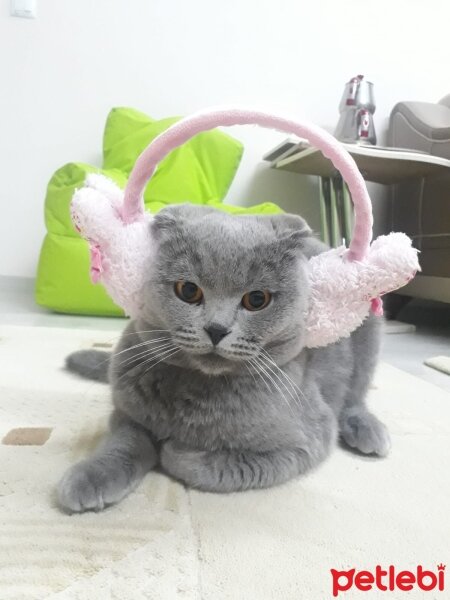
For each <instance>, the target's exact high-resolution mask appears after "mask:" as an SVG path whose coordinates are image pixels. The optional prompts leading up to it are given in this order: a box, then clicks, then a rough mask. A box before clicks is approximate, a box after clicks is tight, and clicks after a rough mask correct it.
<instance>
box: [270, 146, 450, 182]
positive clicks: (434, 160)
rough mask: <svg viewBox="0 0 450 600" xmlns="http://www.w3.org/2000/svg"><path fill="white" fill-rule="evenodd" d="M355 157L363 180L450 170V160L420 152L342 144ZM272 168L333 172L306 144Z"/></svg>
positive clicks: (306, 172) (327, 174)
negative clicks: (304, 147) (303, 147)
mask: <svg viewBox="0 0 450 600" xmlns="http://www.w3.org/2000/svg"><path fill="white" fill-rule="evenodd" d="M342 146H343V147H344V148H345V149H346V150H348V152H349V153H350V154H351V155H352V157H353V158H354V160H355V162H356V164H357V165H358V168H359V170H360V171H361V173H362V175H363V177H364V179H365V180H366V181H373V182H375V183H384V184H393V183H399V182H400V181H403V180H405V179H413V178H418V177H425V176H428V175H435V174H438V173H441V172H443V171H445V170H446V169H450V160H447V159H446V158H441V157H438V156H431V155H430V154H425V153H421V152H410V151H408V150H401V149H385V148H377V147H375V146H360V145H357V144H342ZM272 167H274V168H275V169H280V170H282V171H292V172H294V173H302V174H304V175H319V176H320V177H332V176H333V175H335V174H336V170H335V168H334V167H333V165H332V163H331V161H330V160H328V159H327V158H325V157H324V156H323V154H322V153H321V152H320V150H318V149H317V148H313V147H309V148H306V149H304V150H300V151H299V152H296V153H295V154H292V155H291V156H289V157H288V158H284V159H282V160H279V161H274V162H273V163H272Z"/></svg>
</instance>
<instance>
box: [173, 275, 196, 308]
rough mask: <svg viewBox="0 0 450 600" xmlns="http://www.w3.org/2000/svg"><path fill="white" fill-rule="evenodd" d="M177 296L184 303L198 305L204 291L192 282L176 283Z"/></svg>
mask: <svg viewBox="0 0 450 600" xmlns="http://www.w3.org/2000/svg"><path fill="white" fill-rule="evenodd" d="M175 294H176V295H177V296H178V298H179V299H180V300H183V302H188V303H189V304H198V303H199V302H201V299H202V298H203V291H202V289H201V288H199V287H198V285H197V284H195V283H192V281H177V282H176V283H175Z"/></svg>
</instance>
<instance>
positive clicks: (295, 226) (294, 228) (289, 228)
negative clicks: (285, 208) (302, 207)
mask: <svg viewBox="0 0 450 600" xmlns="http://www.w3.org/2000/svg"><path fill="white" fill-rule="evenodd" d="M268 220H269V222H270V224H271V226H272V228H273V230H274V231H275V233H276V234H277V235H278V236H279V237H280V238H283V237H289V236H290V235H291V234H295V237H296V238H298V237H308V236H311V235H313V232H312V230H311V228H310V226H309V225H308V223H307V222H306V221H305V219H303V218H302V217H300V216H299V215H291V214H284V213H281V214H278V215H271V216H270V217H268Z"/></svg>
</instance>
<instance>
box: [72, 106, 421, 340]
mask: <svg viewBox="0 0 450 600" xmlns="http://www.w3.org/2000/svg"><path fill="white" fill-rule="evenodd" d="M249 124H256V125H260V126H262V127H268V128H272V129H276V130H278V131H282V132H284V133H289V134H295V135H297V136H299V137H301V138H306V139H307V140H308V141H309V142H310V144H312V145H313V146H315V147H317V148H319V149H320V150H321V152H322V153H323V154H324V156H326V157H327V158H329V159H330V160H331V162H332V163H333V165H334V167H335V168H336V169H337V170H338V171H339V172H340V173H341V175H342V178H343V179H344V181H345V182H346V183H347V185H348V188H349V190H350V194H351V197H352V200H353V204H354V210H355V225H354V229H353V235H352V241H351V243H350V247H349V248H348V249H346V248H345V247H341V248H333V249H331V250H329V251H328V252H325V253H323V254H320V255H319V256H315V257H313V258H311V259H310V261H309V277H310V286H311V297H310V303H309V310H308V314H307V315H306V323H307V336H306V345H307V346H309V347H318V346H326V345H328V344H331V343H333V342H335V341H337V340H338V339H339V338H342V337H348V336H349V335H350V333H351V332H352V331H354V330H355V329H356V328H357V327H358V326H359V325H360V324H361V323H362V322H363V320H364V319H365V318H366V317H367V316H368V314H369V312H370V310H372V311H373V312H375V314H379V315H380V314H382V304H381V300H380V296H381V295H382V294H385V293H387V292H390V291H393V290H395V289H397V288H399V287H402V286H403V285H404V284H406V283H407V282H408V281H409V280H410V279H412V278H413V277H414V275H415V273H416V272H417V271H418V270H420V267H419V262H418V258H417V251H416V250H415V249H414V248H412V246H411V240H410V239H409V238H408V237H407V236H406V235H405V234H403V233H391V234H389V235H386V236H380V237H379V238H378V239H377V240H376V241H375V242H373V243H372V244H370V242H371V239H372V223H373V219H372V205H371V202H370V198H369V195H368V192H367V188H366V185H365V182H364V180H363V178H362V176H361V173H360V172H359V171H358V168H357V166H356V164H355V162H354V160H353V158H352V157H351V156H350V154H348V152H347V151H346V150H344V149H343V147H342V146H341V144H340V143H339V142H338V141H337V140H336V139H335V138H334V137H333V136H332V135H330V134H329V133H327V132H326V131H324V130H323V129H321V128H320V127H317V126H315V125H312V124H309V123H301V122H297V121H294V120H289V119H286V118H283V117H278V116H275V115H271V114H269V113H264V112H259V111H254V110H243V109H227V110H225V109H223V110H208V111H203V112H200V113H197V114H194V115H192V116H190V117H186V118H185V119H182V120H181V121H179V122H177V123H175V124H174V125H172V126H171V127H169V129H167V130H166V131H164V132H163V133H162V134H161V135H159V136H158V137H157V138H155V139H154V140H153V142H152V143H151V144H150V145H149V146H148V147H147V148H146V149H145V150H144V151H143V152H142V154H141V155H140V156H139V158H138V159H137V161H136V164H135V165H134V168H133V171H132V172H131V174H130V178H129V180H128V184H127V187H126V189H125V191H122V190H121V189H120V188H118V187H117V186H116V184H115V183H113V182H112V181H111V180H109V179H107V178H106V177H104V176H101V175H90V176H89V177H88V178H87V180H86V185H85V187H83V188H82V189H80V190H77V191H76V192H75V194H74V197H73V200H72V205H71V212H72V220H73V222H74V224H75V227H76V228H77V230H78V231H79V232H80V234H81V235H82V236H83V237H84V238H85V239H86V240H87V241H88V242H89V244H90V249H91V277H92V280H93V281H94V282H98V281H101V282H102V283H103V285H104V286H105V288H106V289H107V291H108V293H109V294H110V296H111V297H112V299H113V300H114V301H115V302H116V304H118V305H119V306H121V307H122V308H123V309H124V310H125V312H126V313H127V314H128V315H130V316H131V317H133V318H135V317H137V316H139V314H140V310H141V305H140V302H141V298H142V294H141V293H140V291H141V288H142V286H143V283H144V273H145V268H146V265H148V261H151V260H152V256H153V255H154V254H155V252H156V247H155V243H154V241H153V239H152V235H151V228H150V227H149V223H150V222H151V220H152V219H153V216H152V215H151V214H150V213H148V212H145V211H144V202H143V199H142V194H143V192H144V189H145V186H146V185H147V182H148V181H149V179H150V178H151V177H152V175H153V173H154V172H155V169H156V167H157V165H158V163H159V162H160V161H161V160H162V159H163V158H164V157H165V156H166V155H167V154H168V153H169V152H170V151H171V150H173V149H174V148H176V147H177V146H180V145H181V144H183V143H184V142H186V141H187V140H189V139H190V138H191V137H193V136H194V135H196V134H197V133H200V132H202V131H205V130H209V129H213V128H215V127H218V126H226V125H228V126H230V125H249Z"/></svg>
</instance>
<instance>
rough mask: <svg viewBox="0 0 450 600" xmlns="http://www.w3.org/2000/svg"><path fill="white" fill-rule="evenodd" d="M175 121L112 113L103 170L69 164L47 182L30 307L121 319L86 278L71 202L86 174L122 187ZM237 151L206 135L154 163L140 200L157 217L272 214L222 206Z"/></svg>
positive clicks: (218, 136) (223, 138)
mask: <svg viewBox="0 0 450 600" xmlns="http://www.w3.org/2000/svg"><path fill="white" fill-rule="evenodd" d="M176 120H177V119H176V118H169V119H162V120H159V121H155V120H153V119H151V118H150V117H148V116H147V115H145V114H143V113H141V112H139V111H137V110H134V109H132V108H114V109H112V111H111V112H110V113H109V115H108V118H107V120H106V126H105V131H104V136H103V167H102V168H101V169H98V168H96V167H92V166H90V165H86V164H84V163H69V164H66V165H64V166H63V167H61V168H60V169H58V170H57V171H56V173H55V174H54V175H53V177H52V178H51V180H50V182H49V184H48V188H47V196H46V199H45V223H46V227H47V235H46V237H45V239H44V243H43V246H42V250H41V254H40V258H39V265H38V272H37V279H36V301H37V303H38V304H40V305H41V306H45V307H47V308H51V309H53V310H55V311H58V312H63V313H72V314H83V315H104V316H123V312H122V310H121V309H120V308H119V307H118V306H116V305H115V304H114V303H113V301H112V300H111V299H110V297H109V296H108V295H107V293H106V292H105V290H104V288H103V287H102V286H101V285H94V284H92V283H91V280H90V277H89V265H90V263H89V248H88V244H86V242H85V240H83V239H82V238H81V237H80V235H79V234H78V232H77V231H76V230H75V228H74V227H73V224H72V221H71V218H70V210H69V206H70V201H71V199H72V195H73V193H74V191H75V189H77V188H80V187H82V186H83V184H84V181H85V179H86V176H87V175H88V174H89V173H92V172H96V173H103V174H104V175H107V176H108V177H110V178H111V179H113V180H114V181H115V182H116V183H117V184H118V185H119V186H120V187H122V188H123V187H125V184H126V182H127V178H128V176H129V174H130V172H131V170H132V168H133V165H134V163H135V161H136V158H137V157H138V156H139V154H140V153H141V152H142V150H144V148H146V147H147V145H148V144H149V143H150V141H151V140H152V139H153V138H155V137H156V136H157V135H159V134H160V133H161V132H162V131H164V130H165V129H167V127H169V126H170V125H171V124H172V123H174V122H175V121H176ZM242 151H243V148H242V145H241V144H240V142H238V141H237V140H235V139H233V138H232V137H230V136H229V135H226V134H225V133H222V132H221V131H218V130H213V131H208V132H205V133H201V134H199V135H197V136H196V137H195V138H193V139H192V140H190V141H189V142H188V143H186V144H184V145H183V146H181V147H180V148H178V149H176V150H174V151H173V152H171V153H170V154H169V155H168V156H167V157H166V158H165V159H164V161H162V163H161V164H160V166H159V168H158V171H157V172H156V173H155V175H154V176H153V178H152V179H151V182H150V184H149V185H148V186H147V189H146V191H145V194H144V201H145V206H146V208H147V209H148V210H149V211H151V212H152V213H155V212H158V211H159V210H161V208H163V207H164V206H167V205H168V204H175V203H181V202H187V201H188V202H191V203H193V204H205V205H208V206H214V207H216V208H219V209H223V210H226V211H227V212H231V213H252V214H272V213H277V212H281V209H280V208H278V206H276V205H275V204H271V203H264V204H259V205H257V206H252V207H251V208H242V207H237V206H229V205H225V204H223V203H222V200H223V198H224V197H225V195H226V192H227V190H228V188H229V186H230V184H231V182H232V180H233V177H234V175H235V173H236V170H237V168H238V166H239V162H240V160H241V156H242Z"/></svg>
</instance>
